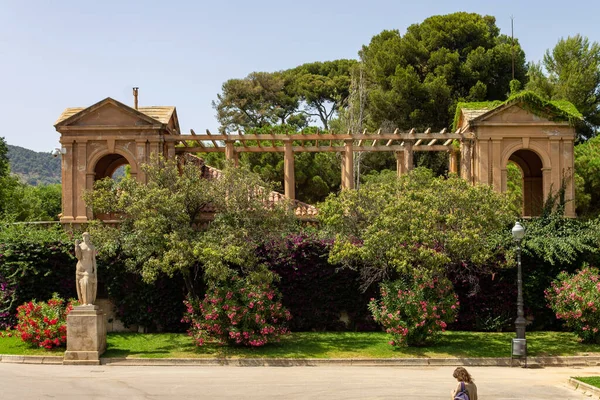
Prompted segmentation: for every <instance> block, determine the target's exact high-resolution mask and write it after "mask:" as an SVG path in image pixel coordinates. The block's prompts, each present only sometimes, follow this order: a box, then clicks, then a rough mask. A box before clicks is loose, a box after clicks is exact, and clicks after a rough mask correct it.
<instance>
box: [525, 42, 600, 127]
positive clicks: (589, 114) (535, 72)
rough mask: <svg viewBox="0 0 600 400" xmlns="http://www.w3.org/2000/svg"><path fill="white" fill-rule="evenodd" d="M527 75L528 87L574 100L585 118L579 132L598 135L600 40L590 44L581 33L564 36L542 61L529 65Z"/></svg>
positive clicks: (554, 98)
mask: <svg viewBox="0 0 600 400" xmlns="http://www.w3.org/2000/svg"><path fill="white" fill-rule="evenodd" d="M542 67H543V68H542ZM543 70H546V71H547V75H546V74H544V72H543ZM528 75H529V83H528V84H527V86H526V87H527V89H529V90H532V91H535V92H536V93H538V94H539V95H540V96H542V97H544V98H546V99H550V100H566V101H568V102H570V103H572V104H573V105H574V107H575V108H576V109H577V110H579V112H581V114H583V119H584V121H585V125H584V126H581V125H580V126H579V128H580V129H579V132H578V133H580V134H581V136H582V137H590V136H593V135H595V131H596V130H597V128H598V126H600V44H598V43H597V42H592V43H591V44H590V42H589V40H588V38H587V37H583V36H581V35H575V36H572V37H571V36H569V37H567V38H566V39H565V38H561V39H560V40H559V41H558V43H557V44H556V46H555V47H554V48H553V49H552V51H550V50H547V51H546V54H545V55H544V60H543V62H542V64H541V65H540V64H532V65H530V67H529V72H528Z"/></svg>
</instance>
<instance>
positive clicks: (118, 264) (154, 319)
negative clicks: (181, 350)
mask: <svg viewBox="0 0 600 400" xmlns="http://www.w3.org/2000/svg"><path fill="white" fill-rule="evenodd" d="M122 257H123V256H122V254H117V255H116V256H115V257H108V256H107V255H106V254H104V253H100V254H98V281H99V282H100V284H101V287H103V288H104V289H105V290H106V294H107V295H108V298H109V299H110V300H111V302H112V303H113V305H114V312H115V315H116V317H117V318H118V319H119V320H120V321H121V322H122V323H123V325H125V326H126V327H129V326H132V325H137V326H138V328H139V327H143V328H144V331H145V332H183V331H184V330H185V326H184V325H183V324H182V323H181V318H182V317H183V313H184V311H185V306H184V304H183V300H184V299H185V296H186V291H185V284H184V282H183V278H182V276H181V274H175V275H174V276H173V277H169V276H167V275H166V274H164V273H161V274H159V275H158V277H157V279H156V281H154V282H153V283H147V282H144V281H143V280H142V278H141V276H140V275H139V274H136V273H133V272H130V271H128V270H127V268H126V266H125V263H124V261H123V260H122V259H121V258H122ZM196 284H197V282H196Z"/></svg>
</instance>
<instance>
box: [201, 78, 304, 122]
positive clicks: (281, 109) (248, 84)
mask: <svg viewBox="0 0 600 400" xmlns="http://www.w3.org/2000/svg"><path fill="white" fill-rule="evenodd" d="M290 85H291V78H290V77H289V76H286V75H285V74H282V73H280V72H274V73H268V72H253V73H251V74H250V75H248V76H247V77H246V78H244V79H230V80H228V81H227V82H225V83H224V84H223V86H222V93H221V94H218V95H217V101H216V102H215V101H213V107H214V108H215V110H217V120H218V121H219V123H220V124H221V129H222V130H224V131H235V130H239V129H243V130H246V129H249V128H260V127H264V126H270V125H273V124H286V123H292V124H296V125H300V126H303V125H304V123H305V121H304V119H303V118H302V117H301V116H298V115H296V116H295V114H297V110H298V96H297V95H296V94H294V93H293V92H292V91H291V87H290Z"/></svg>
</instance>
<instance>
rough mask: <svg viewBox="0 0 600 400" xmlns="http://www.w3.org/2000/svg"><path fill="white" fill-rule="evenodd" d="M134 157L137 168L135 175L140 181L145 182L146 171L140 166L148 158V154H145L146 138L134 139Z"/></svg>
mask: <svg viewBox="0 0 600 400" xmlns="http://www.w3.org/2000/svg"><path fill="white" fill-rule="evenodd" d="M135 148H136V151H135V153H134V154H135V159H136V163H137V167H138V168H137V169H138V175H137V179H138V180H139V181H140V182H143V183H147V179H146V173H145V172H144V171H143V170H142V168H141V166H142V164H144V163H147V162H148V161H149V160H148V154H146V140H139V141H138V140H136V142H135Z"/></svg>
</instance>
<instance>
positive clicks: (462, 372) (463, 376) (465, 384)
mask: <svg viewBox="0 0 600 400" xmlns="http://www.w3.org/2000/svg"><path fill="white" fill-rule="evenodd" d="M452 376H453V377H455V378H456V380H457V381H458V384H457V385H456V388H455V389H454V390H451V391H450V398H451V399H452V400H454V399H457V398H458V399H462V398H463V397H460V396H458V395H459V394H460V393H461V392H466V393H467V395H468V396H469V400H477V386H475V383H474V382H473V378H471V375H469V373H468V372H467V370H466V369H464V368H463V367H458V368H456V369H455V370H454V373H453V374H452ZM457 396H458V397H457Z"/></svg>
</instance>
